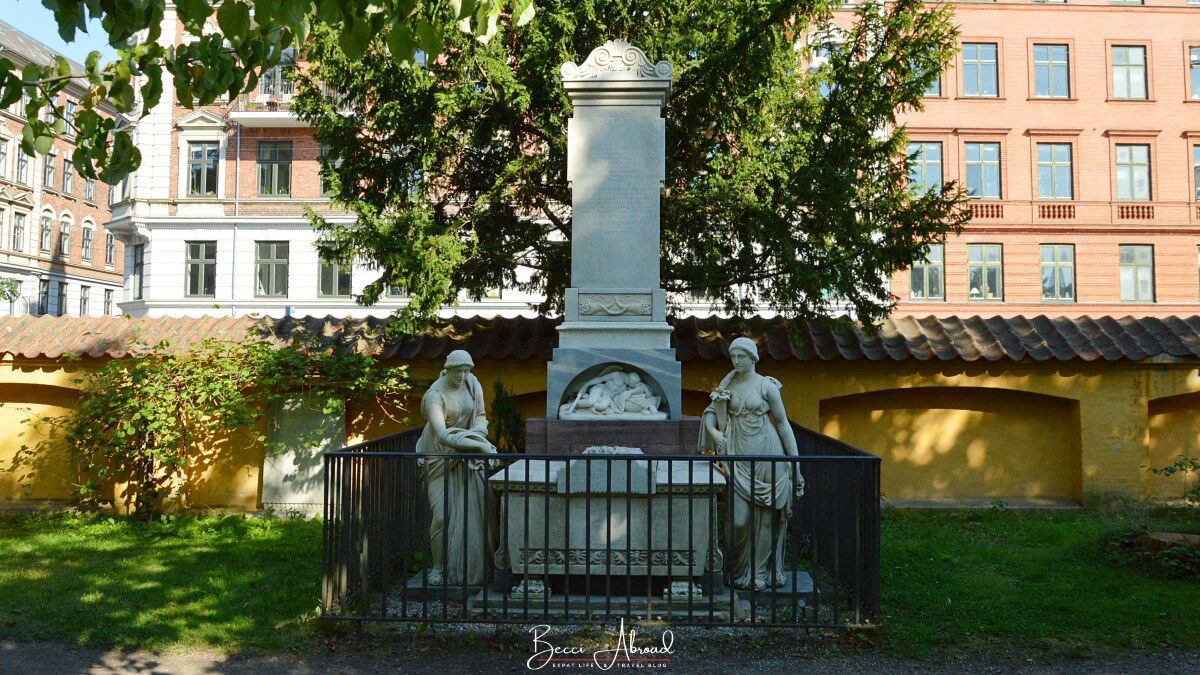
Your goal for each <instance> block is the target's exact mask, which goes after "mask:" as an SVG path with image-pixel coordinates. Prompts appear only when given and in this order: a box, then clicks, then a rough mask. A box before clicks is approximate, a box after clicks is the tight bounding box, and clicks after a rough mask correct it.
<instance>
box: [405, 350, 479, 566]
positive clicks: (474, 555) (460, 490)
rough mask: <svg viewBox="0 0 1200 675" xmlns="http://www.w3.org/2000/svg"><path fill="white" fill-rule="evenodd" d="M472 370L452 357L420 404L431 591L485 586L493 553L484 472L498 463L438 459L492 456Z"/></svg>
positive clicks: (463, 356)
mask: <svg viewBox="0 0 1200 675" xmlns="http://www.w3.org/2000/svg"><path fill="white" fill-rule="evenodd" d="M474 365H475V363H474V361H472V360H471V355H470V354H468V353H467V352H465V351H462V350H456V351H453V352H450V354H449V355H448V356H447V357H446V365H445V368H444V369H443V370H442V373H441V375H440V376H439V377H438V379H437V381H435V382H434V383H433V385H432V386H431V387H429V390H428V391H426V392H425V396H424V397H422V398H421V415H422V416H423V417H424V418H425V420H426V424H425V429H424V430H423V431H422V432H421V437H420V438H419V439H418V440H417V452H418V453H420V454H421V455H423V456H422V458H421V460H420V465H421V468H422V473H423V474H424V477H425V489H426V490H427V493H428V496H429V511H430V524H429V550H430V554H431V555H430V557H431V560H430V563H429V567H428V569H427V571H426V575H427V579H428V583H429V584H430V585H441V584H447V585H460V584H464V583H465V584H466V585H468V586H476V585H480V584H482V583H484V581H485V578H486V575H487V566H488V564H489V561H490V560H491V552H492V551H493V550H494V546H493V545H492V544H493V542H494V541H495V536H494V533H493V532H492V529H493V528H492V526H491V523H489V522H486V521H487V519H486V514H487V506H486V505H487V499H488V495H489V489H488V484H487V471H488V469H489V468H491V467H492V466H493V464H494V463H496V460H490V459H487V458H485V457H482V456H481V457H480V458H479V459H466V460H464V459H439V458H438V455H444V454H454V453H479V454H480V455H485V456H486V455H494V454H496V447H495V446H494V445H492V444H491V442H489V441H488V438H487V424H488V423H487V416H486V413H485V412H484V404H483V387H481V386H480V384H479V380H478V379H476V377H475V376H474V375H472V374H471V368H472V367H474ZM443 549H444V550H443ZM485 552H486V553H485ZM464 575H465V576H464Z"/></svg>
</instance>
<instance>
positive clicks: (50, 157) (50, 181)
mask: <svg viewBox="0 0 1200 675" xmlns="http://www.w3.org/2000/svg"><path fill="white" fill-rule="evenodd" d="M57 161H58V155H56V154H54V153H53V152H51V153H49V154H47V155H46V158H45V160H44V161H43V162H42V187H47V188H50V189H54V163H55V162H57Z"/></svg>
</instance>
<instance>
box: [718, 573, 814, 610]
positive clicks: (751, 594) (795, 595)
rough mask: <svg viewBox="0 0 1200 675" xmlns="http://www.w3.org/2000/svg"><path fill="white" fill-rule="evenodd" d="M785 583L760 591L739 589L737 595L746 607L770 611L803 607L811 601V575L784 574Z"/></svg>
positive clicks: (812, 591) (812, 589) (812, 590)
mask: <svg viewBox="0 0 1200 675" xmlns="http://www.w3.org/2000/svg"><path fill="white" fill-rule="evenodd" d="M784 574H785V575H786V577H787V581H785V582H784V584H783V585H782V586H778V587H776V588H765V589H763V590H761V591H749V590H746V589H741V588H739V589H738V591H737V595H738V597H739V598H741V599H742V600H743V601H745V602H746V605H747V606H749V605H750V603H751V602H753V603H754V605H755V606H756V608H757V609H759V610H765V611H768V612H769V611H770V610H771V607H772V606H774V607H775V608H776V609H777V610H784V609H788V608H793V607H804V606H806V604H807V603H808V601H809V600H811V599H812V596H813V593H814V592H815V591H814V588H813V579H812V575H811V574H809V573H808V572H793V571H790V570H789V571H787V572H784Z"/></svg>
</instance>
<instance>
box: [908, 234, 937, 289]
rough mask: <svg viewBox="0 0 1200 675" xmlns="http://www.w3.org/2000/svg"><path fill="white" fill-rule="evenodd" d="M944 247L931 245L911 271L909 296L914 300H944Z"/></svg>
mask: <svg viewBox="0 0 1200 675" xmlns="http://www.w3.org/2000/svg"><path fill="white" fill-rule="evenodd" d="M942 255H943V253H942V245H941V244H930V245H929V247H928V248H927V249H926V250H925V257H924V258H923V259H922V260H920V261H918V262H914V263H913V266H912V269H911V270H909V288H910V291H909V296H910V297H912V299H914V300H942V299H944V298H945V297H946V296H945V293H946V291H945V289H944V288H943V284H942V279H943V276H944V272H945V268H944V266H943V262H944V261H943V258H942Z"/></svg>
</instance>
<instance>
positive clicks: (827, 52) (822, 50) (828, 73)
mask: <svg viewBox="0 0 1200 675" xmlns="http://www.w3.org/2000/svg"><path fill="white" fill-rule="evenodd" d="M836 48H837V45H836V43H834V42H830V41H828V40H826V41H825V42H822V43H820V44H817V45H814V46H813V50H812V60H811V61H809V62H808V72H809V73H812V74H814V75H815V76H816V77H817V92H818V93H820V94H821V98H829V95H830V94H831V93H833V87H834V85H833V83H832V70H831V69H830V68H828V67H825V68H822V66H828V64H829V59H830V57H832V56H833V50H834V49H836Z"/></svg>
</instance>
